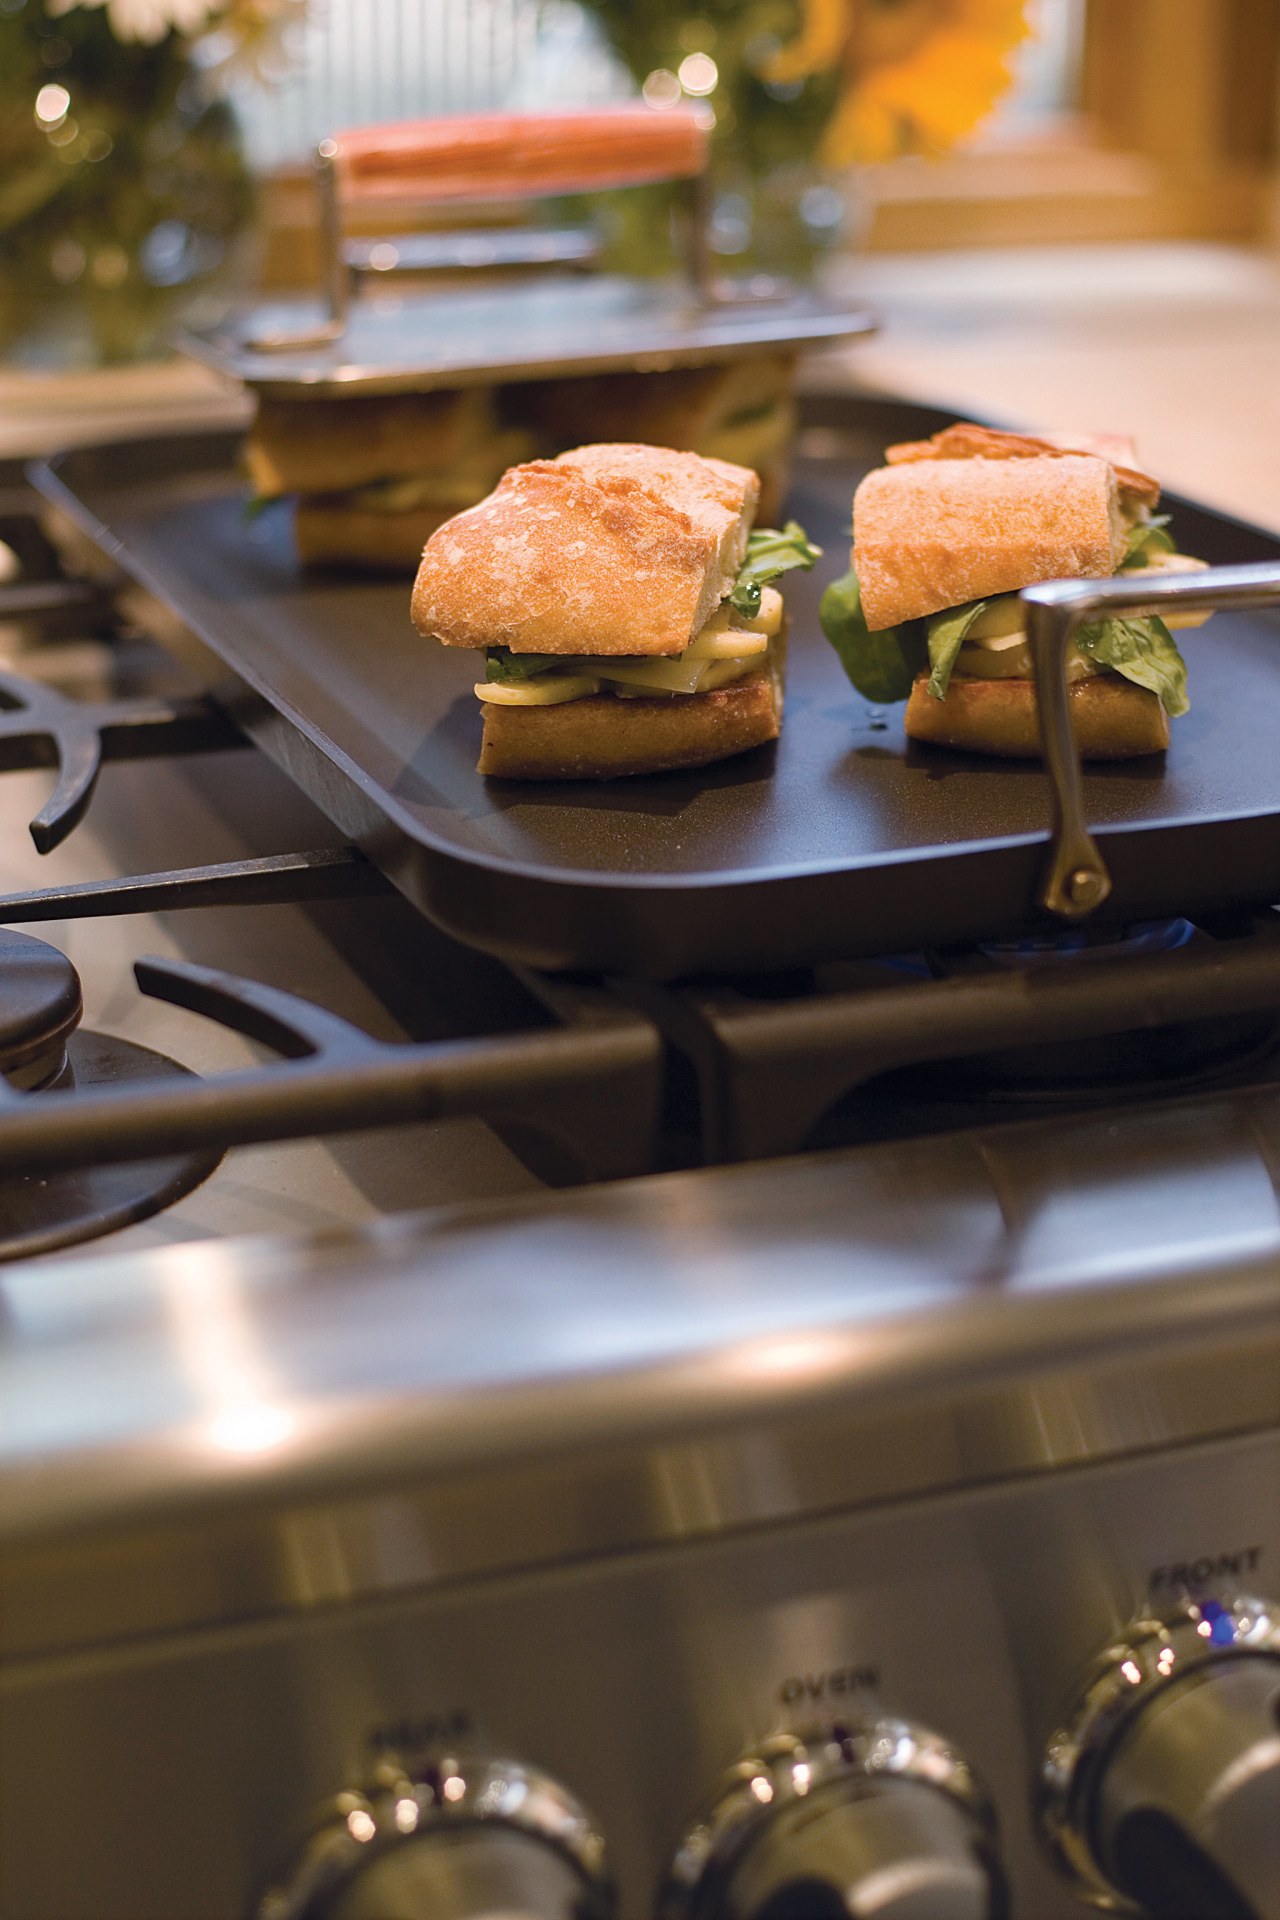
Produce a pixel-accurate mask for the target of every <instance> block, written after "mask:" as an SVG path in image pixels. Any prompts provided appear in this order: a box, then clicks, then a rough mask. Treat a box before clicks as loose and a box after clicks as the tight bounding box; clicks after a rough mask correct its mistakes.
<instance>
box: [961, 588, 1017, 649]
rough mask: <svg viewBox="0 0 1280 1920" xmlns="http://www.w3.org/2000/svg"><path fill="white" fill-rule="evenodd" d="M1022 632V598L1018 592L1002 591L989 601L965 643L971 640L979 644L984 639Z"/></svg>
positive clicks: (1001, 638) (967, 634)
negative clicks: (998, 595) (997, 596)
mask: <svg viewBox="0 0 1280 1920" xmlns="http://www.w3.org/2000/svg"><path fill="white" fill-rule="evenodd" d="M1021 632H1022V598H1021V595H1019V594H1016V593H1002V594H1001V595H1000V597H999V598H998V599H996V600H991V601H988V603H987V605H986V606H985V607H984V608H983V609H982V612H981V613H980V614H979V615H978V617H977V619H976V620H975V621H974V623H973V625H972V626H971V627H970V629H969V631H968V633H966V635H965V644H966V645H968V643H969V642H970V641H972V642H973V643H974V645H979V644H981V643H982V642H984V641H991V640H1003V639H1004V637H1005V636H1006V634H1013V635H1014V636H1015V637H1016V636H1017V635H1018V634H1020V633H1021Z"/></svg>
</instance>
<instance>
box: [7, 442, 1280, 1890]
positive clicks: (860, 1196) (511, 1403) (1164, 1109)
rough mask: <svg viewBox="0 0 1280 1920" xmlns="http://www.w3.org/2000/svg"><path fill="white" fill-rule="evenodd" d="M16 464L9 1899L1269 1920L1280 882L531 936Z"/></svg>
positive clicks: (1277, 1537)
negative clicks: (1273, 900)
mask: <svg viewBox="0 0 1280 1920" xmlns="http://www.w3.org/2000/svg"><path fill="white" fill-rule="evenodd" d="M3 483H4V491H3V500H2V501H0V539H3V540H4V541H5V542H6V543H7V545H8V548H9V549H10V551H11V552H12V554H13V556H14V559H13V561H12V564H11V567H10V573H11V577H10V579H9V580H8V582H7V583H6V584H5V585H4V586H3V587H2V588H0V633H3V635H4V636H5V638H6V646H7V658H6V660H5V664H4V669H3V673H4V677H3V678H2V679H0V707H2V708H3V709H4V711H3V712H0V765H3V766H4V768H5V769H6V771H5V773H4V777H3V780H2V781H0V806H3V808H4V819H5V821H6V824H7V831H6V832H5V834H4V835H3V836H0V849H2V851H0V889H2V890H3V898H2V899H0V924H3V925H6V926H7V927H8V928H9V931H7V932H4V933H3V934H0V1255H2V1256H3V1258H4V1260H5V1262H6V1264H5V1265H4V1266H3V1267H0V1302H2V1303H3V1306H2V1311H3V1344H2V1346H0V1375H3V1378H2V1379H0V1406H3V1409H4V1414H3V1419H4V1423H5V1426H4V1441H3V1455H2V1457H0V1475H2V1477H3V1486H4V1492H3V1499H2V1500H0V1526H2V1527H3V1529H4V1533H5V1549H4V1552H3V1554H2V1555H0V1588H2V1589H3V1593H4V1607H3V1615H4V1621H5V1628H4V1654H3V1661H4V1664H3V1667H2V1669H0V1685H2V1686H3V1689H4V1699H5V1704H4V1707H3V1711H2V1713H0V1764H2V1765H3V1776H2V1778H3V1791H2V1794H0V1823H2V1825H3V1834H2V1836H0V1886H2V1887H3V1898H2V1899H0V1907H2V1909H3V1911H4V1913H5V1914H6V1916H11V1920H419V1917H420V1916H431V1920H479V1917H480V1916H489V1920H495V1916H498V1915H501V1916H504V1920H506V1917H507V1916H521V1920H571V1916H577V1920H584V1917H585V1916H588V1915H591V1916H606V1915H617V1916H621V1920H653V1917H654V1916H661V1917H662V1920H679V1917H685V1920H695V1917H697V1920H828V1917H829V1916H840V1915H870V1914H876V1915H885V1916H890V1915H891V1916H895V1917H896V1920H966V1917H967V1916H969V1915H973V1916H974V1920H981V1917H982V1916H997V1915H1011V1916H1012V1917H1013V1920H1068V1916H1070V1915H1071V1914H1074V1913H1078V1912H1080V1911H1082V1903H1088V1902H1093V1903H1095V1904H1109V1905H1110V1906H1112V1907H1113V1908H1117V1907H1118V1908H1120V1909H1121V1910H1127V1911H1133V1912H1148V1913H1151V1914H1154V1915H1165V1916H1183V1917H1184V1920H1193V1917H1194V1920H1214V1917H1215V1916H1222V1917H1223V1920H1228V1917H1230V1920H1276V1916H1277V1915H1280V1857H1278V1856H1277V1851H1276V1848H1277V1841H1276V1837H1275V1830H1276V1823H1275V1821H1274V1819H1273V1818H1272V1817H1271V1815H1270V1814H1269V1813H1268V1811H1267V1809H1268V1806H1269V1805H1273V1804H1274V1797H1275V1787H1276V1778H1277V1767H1278V1766H1280V1753H1278V1752H1277V1749H1276V1742H1275V1725H1276V1719H1275V1716H1276V1712H1277V1703H1278V1702H1280V1614H1278V1613H1277V1612H1276V1610H1274V1609H1273V1608H1271V1607H1270V1606H1269V1605H1268V1604H1267V1602H1266V1600H1265V1597H1264V1596H1265V1594H1266V1593H1267V1592H1268V1591H1271V1592H1273V1593H1274V1592H1275V1591H1276V1589H1277V1583H1278V1581H1280V1574H1278V1573H1277V1562H1278V1561H1280V1531H1277V1517H1278V1516H1280V1451H1278V1450H1277V1428H1278V1427H1280V1356H1278V1354H1277V1347H1276V1337H1277V1329H1278V1326H1280V1215H1278V1212H1277V1204H1276V1188H1275V1178H1276V1170H1277V1168H1280V919H1278V918H1277V916H1276V915H1275V914H1274V913H1273V912H1271V911H1269V910H1261V909H1259V910H1250V911H1247V912H1246V911H1239V912H1225V911H1223V912H1219V913H1216V914H1205V915H1201V916H1198V918H1197V920H1196V921H1195V922H1194V923H1193V922H1192V921H1190V920H1184V919H1172V920H1171V919H1167V918H1166V919H1165V920H1162V921H1160V922H1159V923H1153V924H1146V925H1143V926H1141V927H1137V928H1127V929H1124V930H1123V931H1117V930H1114V929H1113V930H1111V931H1109V932H1107V933H1106V934H1105V935H1099V936H1094V937H1085V936H1084V935H1081V934H1078V933H1074V934H1071V935H1070V936H1067V937H1065V938H1060V937H1055V938H1053V939H1043V940H1041V939H1036V940H1031V941H1025V942H1016V941H1015V942H1005V943H999V942H988V943H985V944H983V945H976V944H972V943H971V944H968V945H966V946H963V947H950V948H946V949H937V950H929V951H918V952H913V953H907V954H896V955H890V956H885V957H880V958H874V959H865V960H857V961H847V962H833V963H827V964H823V965H817V966H814V967H811V968H803V969H795V970H792V971H790V972H788V973H786V974H778V973H775V974H767V975H752V976H744V977H742V978H726V977H717V978H715V979H710V978H708V979H699V980H693V981H684V982H677V983H674V984H659V983H653V982H648V983H644V982H636V981H630V982H619V981H614V980H609V979H605V978H599V977H595V978H592V977H587V976H584V975H575V976H551V975H543V974H539V973H537V972H535V971H531V970H528V969H519V968H514V967H508V966H506V965H504V964H502V963H501V962H499V961H497V960H495V959H491V958H488V957H486V956H484V955H482V954H478V953H476V952H475V951H473V950H471V949H469V948H465V947H463V946H461V945H460V944H458V943H457V942H455V941H453V940H451V939H450V938H448V937H447V936H446V935H445V934H443V933H441V932H439V931H437V930H436V929H435V928H433V927H432V926H431V924H430V923H429V922H428V921H427V920H425V919H424V918H423V917H422V916H421V914H419V913H418V912H417V911H416V910H415V909H414V908H413V907H412V906H411V905H410V904H409V903H408V902H407V901H406V900H404V899H402V898H401V897H400V896H399V895H398V894H396V893H395V892H393V891H392V890H391V889H390V888H389V887H388V886H387V884H386V882H385V881H384V880H383V879H382V877H381V875H380V874H379V873H378V872H377V870H376V869H375V868H374V867H372V866H371V865H370V864H369V863H368V862H367V861H366V860H365V859H363V858H362V856H361V855H360V854H359V853H358V852H357V851H356V849H355V848H353V847H352V846H350V845H349V844H347V843H346V842H345V841H344V840H343V838H342V836H341V835H340V834H338V833H337V832H336V831H335V829H334V828H333V827H332V825H331V824H330V823H329V821H328V820H327V819H326V818H325V817H324V815H323V814H322V813H321V812H320V811H318V810H317V809H316V808H315V807H313V806H312V805H311V803H310V802H308V801H307V800H305V799H304V798H303V797H302V796H301V794H300V793H298V791H297V790H296V789H295V788H294V787H293V786H292V784H291V783H290V782H289V780H288V779H286V778H285V776H284V774H283V773H281V772H280V771H279V770H278V768H277V767H276V766H274V765H273V764H272V763H271V762H270V760H269V759H268V758H267V757H266V756H265V755H264V754H263V753H261V752H260V751H259V750H258V749H257V748H256V747H254V746H252V745H250V744H249V743H248V742H247V740H246V739H245V738H244V736H243V735H242V734H240V733H239V732H238V730H237V728H236V726H235V724H234V723H233V722H232V721H231V720H230V719H228V717H227V715H226V713H225V712H224V711H222V710H220V709H219V708H218V707H217V706H215V705H213V704H212V703H211V702H210V701H209V700H208V699H207V698H206V697H205V694H204V692H203V690H202V688H201V686H200V685H199V684H198V683H196V682H194V681H192V680H190V679H188V678H187V677H185V676H184V673H183V671H182V670H180V669H179V668H177V667H176V666H175V665H174V664H173V663H172V661H171V660H170V658H169V657H168V655H167V654H166V653H165V652H164V651H163V649H162V648H160V647H159V646H158V645H157V644H156V643H155V641H154V640H153V639H152V638H151V637H150V635H149V633H148V632H147V631H146V630H145V628H142V627H139V626H138V625H137V624H136V620H137V616H138V609H137V607H136V605H135V603H134V602H133V601H132V600H131V599H130V596H129V595H128V594H127V593H125V594H122V593H121V592H120V591H119V588H118V583H117V582H115V581H114V580H112V579H110V578H109V577H105V576H104V574H103V571H102V569H101V567H100V565H99V564H98V563H96V562H91V563H90V565H89V570H88V572H87V573H86V572H85V571H83V570H80V569H81V563H82V561H83V560H84V558H85V556H83V555H81V556H76V555H72V556H71V558H72V570H71V571H68V570H67V566H66V564H65V563H64V560H63V559H62V558H61V557H60V556H59V554H58V553H56V552H55V551H54V549H53V548H52V547H50V546H49V544H48V542H47V540H46V538H45V536H44V534H43V532H42V531H41V523H40V520H39V517H38V515H37V514H36V511H35V506H34V501H33V498H32V496H30V495H29V494H28V493H26V491H25V490H24V489H23V487H22V484H21V479H20V476H19V474H18V472H17V470H16V469H11V470H9V471H8V472H7V473H6V474H5V475H4V476H3ZM51 768H52V769H54V771H53V772H52V773H51V772H50V769H51Z"/></svg>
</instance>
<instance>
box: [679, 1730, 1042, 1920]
mask: <svg viewBox="0 0 1280 1920" xmlns="http://www.w3.org/2000/svg"><path fill="white" fill-rule="evenodd" d="M994 1839H995V1823H994V1820H993V1817H992V1814H991V1810H990V1806H989V1804H988V1802H987V1800H986V1798H985V1796H984V1794H983V1793H982V1791H981V1789H980V1788H979V1787H978V1785H977V1783H976V1781H975V1780H974V1777H973V1775H972V1773H971V1772H970V1770H969V1768H968V1766H967V1765H966V1764H965V1762H964V1760H963V1759H961V1757H960V1755H959V1754H958V1753H957V1752H956V1751H955V1750H954V1748H952V1747H949V1746H948V1745H947V1744H946V1743H945V1742H944V1741H942V1740H940V1739H939V1738H938V1737H937V1736H936V1735H935V1734H931V1733H927V1732H926V1731H925V1730H924V1729H923V1728H921V1727H916V1726H912V1725H909V1724H908V1723H907V1722H906V1721H903V1720H876V1721H870V1722H866V1723H864V1724H861V1725H851V1726H838V1727H831V1728H827V1729H821V1730H818V1731H815V1732H812V1733H808V1734H806V1735H804V1736H803V1737H800V1736H797V1735H791V1734H787V1735H782V1736H779V1737H778V1738H777V1739H775V1740H770V1741H767V1742H766V1743H765V1744H764V1745H763V1746H762V1747H761V1748H760V1750H759V1752H758V1753H755V1754H752V1755H750V1756H748V1757H747V1758H746V1759H744V1760H742V1761H740V1762H739V1764H738V1765H737V1766H736V1767H735V1768H734V1770H733V1772H732V1774H731V1775H730V1776H729V1780H728V1782H727V1784H726V1787H725V1790H724V1792H723V1793H722V1794H721V1797H720V1799H719V1800H718V1801H717V1802H716V1804H715V1806H714V1807H713V1808H712V1810H711V1811H710V1813H708V1814H707V1815H706V1817H705V1818H704V1819H702V1820H701V1821H699V1822H698V1824H697V1825H696V1826H694V1827H692V1828H691V1829H690V1831H689V1832H688V1833H687V1834H686V1836H685V1839H684V1841H683V1843H682V1845H681V1847H680V1850H679V1852H678V1853H677V1855H676V1858H675V1861H674V1863H673V1865H672V1868H671V1871H670V1874H669V1876H668V1880H667V1885H666V1887H665V1889H664V1892H663V1897H662V1902H661V1905H660V1912H661V1915H662V1920H870V1916H872V1915H874V1916H875V1920H1002V1916H1003V1915H1005V1913H1006V1912H1007V1900H1006V1895H1005V1890H1004V1881H1003V1878H1002V1875H1001V1873H1000V1869H999V1867H998V1865H997V1863H996V1858H995V1851H994Z"/></svg>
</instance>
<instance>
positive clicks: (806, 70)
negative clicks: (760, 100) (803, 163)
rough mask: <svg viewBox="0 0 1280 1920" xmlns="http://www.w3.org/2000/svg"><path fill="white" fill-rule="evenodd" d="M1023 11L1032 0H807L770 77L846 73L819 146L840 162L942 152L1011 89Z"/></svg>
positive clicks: (784, 79) (1024, 30)
mask: <svg viewBox="0 0 1280 1920" xmlns="http://www.w3.org/2000/svg"><path fill="white" fill-rule="evenodd" d="M1026 13H1027V5H1026V0H801V25H800V31H799V33H798V34H797V35H796V37H795V39H793V40H792V41H791V42H790V43H789V44H788V45H786V46H784V47H782V48H781V49H780V50H779V51H778V53H776V54H775V55H774V56H773V58H772V60H771V61H770V62H769V63H768V67H767V69H766V72H767V77H768V78H769V79H770V80H771V81H773V82H774V83H775V84H787V83H793V82H795V81H797V80H804V79H807V78H809V76H810V75H812V74H817V73H823V72H827V71H830V70H833V69H835V70H838V71H839V74H840V83H841V84H840V91H839V95H838V97H837V100H836V103H835V107H834V110H833V112H832V115H831V118H830V120H829V121H828V123H827V128H826V133H825V135H824V138H823V146H822V151H823V157H824V158H825V159H827V160H829V161H830V162H832V163H833V164H834V165H837V166H847V165H848V164H849V163H850V162H852V161H855V160H888V159H892V158H893V157H894V156H895V155H897V154H902V153H925V154H939V153H943V152H945V151H946V149H947V148H948V147H951V146H954V144H955V142H956V141H957V140H959V139H961V138H962V137H963V135H964V134H966V133H969V132H971V131H972V129H973V128H974V127H976V126H977V125H978V123H979V121H981V120H983V119H984V118H985V117H986V115H987V114H988V113H989V112H990V111H991V108H992V107H993V106H994V105H995V103H996V101H997V100H998V99H999V98H1000V96H1001V94H1002V93H1004V92H1005V91H1006V89H1007V88H1008V86H1009V84H1010V81H1011V79H1012V74H1011V71H1010V66H1009V56H1010V54H1011V53H1012V52H1013V49H1014V48H1015V47H1016V46H1018V44H1019V43H1020V42H1021V41H1022V40H1024V39H1025V38H1026V36H1027V34H1028V33H1029V31H1030V28H1029V25H1028V22H1027V18H1026Z"/></svg>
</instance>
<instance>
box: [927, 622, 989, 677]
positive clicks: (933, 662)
mask: <svg viewBox="0 0 1280 1920" xmlns="http://www.w3.org/2000/svg"><path fill="white" fill-rule="evenodd" d="M986 604H987V602H986V601H985V600H970V601H969V602H968V603H967V605H965V606H963V607H951V608H949V609H948V611H947V612H946V613H935V614H934V616H933V618H932V619H931V620H930V621H929V623H928V625H927V627H926V629H925V632H926V634H927V636H928V645H929V665H930V668H931V669H932V671H931V672H930V674H929V691H930V693H931V694H932V695H933V697H934V699H935V700H945V699H946V697H947V688H948V687H949V686H950V685H951V674H952V670H953V668H954V667H955V664H956V661H957V660H958V659H959V657H960V649H961V647H962V646H963V645H964V643H965V637H966V635H967V634H968V632H969V629H970V627H971V626H972V625H973V623H974V621H975V620H976V619H977V617H978V615H979V614H980V613H981V612H982V609H983V608H984V607H985V606H986Z"/></svg>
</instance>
